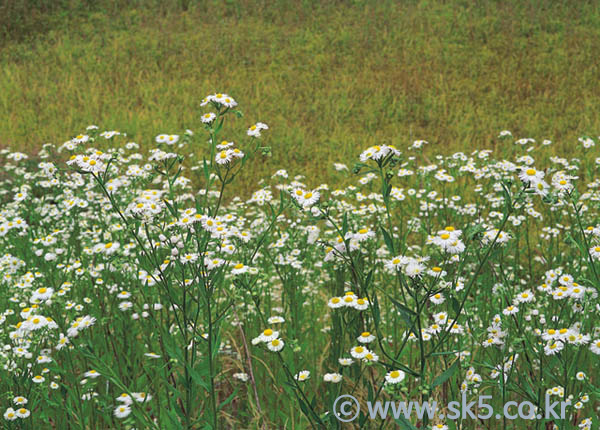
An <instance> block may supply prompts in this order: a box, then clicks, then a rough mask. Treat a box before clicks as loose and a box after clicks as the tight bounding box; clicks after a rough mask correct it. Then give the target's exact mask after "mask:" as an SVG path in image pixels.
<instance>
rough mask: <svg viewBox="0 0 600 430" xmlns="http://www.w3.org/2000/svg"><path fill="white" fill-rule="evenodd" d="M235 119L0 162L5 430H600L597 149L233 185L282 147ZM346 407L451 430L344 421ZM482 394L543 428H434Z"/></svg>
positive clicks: (219, 103) (212, 100)
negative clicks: (340, 407) (554, 409)
mask: <svg viewBox="0 0 600 430" xmlns="http://www.w3.org/2000/svg"><path fill="white" fill-rule="evenodd" d="M234 97H235V95H233V96H230V95H228V94H225V93H215V94H211V95H208V96H207V97H206V98H205V99H204V100H202V101H200V100H198V104H197V113H196V120H195V125H194V128H193V129H190V130H165V133H173V134H160V135H158V136H146V138H145V141H144V142H138V143H136V142H133V141H131V139H130V138H129V136H127V134H126V133H123V132H119V131H114V130H112V131H111V130H105V129H104V128H102V125H101V124H100V125H98V126H96V125H90V126H89V127H87V128H85V129H82V130H74V131H73V132H74V134H72V135H69V130H65V140H66V141H65V142H64V143H63V144H57V145H54V144H46V145H44V146H43V147H42V148H41V149H40V150H39V151H37V152H33V151H32V152H30V153H24V152H19V151H17V150H15V149H11V150H9V149H4V150H1V151H0V201H1V202H2V203H1V206H0V250H1V251H2V252H1V253H0V254H1V255H0V289H1V291H2V293H1V294H0V346H1V348H0V394H1V396H0V409H1V411H0V412H1V413H2V415H3V417H2V428H3V429H60V430H63V429H81V430H87V429H161V430H162V429H185V430H190V429H213V430H216V429H268V430H271V429H273V430H274V429H277V430H279V429H345V428H356V429H359V428H361V429H362V428H364V429H388V428H401V429H412V430H414V429H439V430H446V429H452V430H454V429H536V430H538V429H539V430H545V429H561V430H563V429H585V430H590V429H597V428H598V425H599V422H598V418H597V417H598V408H599V406H600V403H599V401H600V398H599V396H600V378H599V376H600V375H599V373H598V365H599V364H600V360H599V358H600V300H599V298H598V288H599V286H600V261H599V260H600V210H599V209H600V204H599V203H598V202H599V200H600V190H599V188H600V179H599V176H598V169H599V168H600V153H599V152H598V146H597V144H596V141H597V139H598V138H597V137H595V136H582V137H581V138H580V139H579V141H578V142H577V143H576V144H575V143H574V144H572V145H570V148H571V149H570V150H569V151H568V152H565V153H563V154H560V153H558V151H554V150H553V148H554V143H553V142H551V141H550V140H543V139H537V138H536V139H533V138H528V137H523V136H515V135H513V134H512V133H511V132H510V131H508V130H503V131H502V130H497V131H494V133H495V135H496V136H497V137H496V143H495V148H496V150H493V151H492V150H487V149H484V148H479V149H473V150H472V151H468V152H456V153H450V154H432V152H431V151H427V152H424V150H425V149H426V148H427V147H428V145H429V144H428V142H427V141H424V140H417V141H410V140H408V139H407V140H406V141H405V142H404V143H403V144H402V145H401V146H400V145H397V146H394V145H391V144H389V143H386V142H383V141H382V142H381V143H380V144H378V145H376V146H371V147H365V148H363V149H362V150H361V151H356V153H354V154H353V156H352V157H350V158H348V159H340V160H337V162H336V163H335V164H334V165H333V167H334V169H335V171H336V176H335V177H332V179H331V180H330V181H329V182H328V183H321V184H319V183H315V182H314V180H313V179H312V177H311V176H310V175H307V176H303V172H302V170H301V167H298V166H296V167H295V168H294V171H293V172H292V171H289V169H288V167H287V166H278V167H277V169H280V170H275V171H273V172H272V175H271V176H270V178H269V179H268V180H263V181H256V183H251V184H248V183H245V184H240V183H239V180H240V173H241V172H243V171H246V170H248V169H250V170H251V169H252V168H253V166H256V165H261V164H263V163H264V162H265V160H267V159H268V158H269V156H270V155H271V153H273V152H276V151H278V148H277V146H276V145H271V142H270V138H269V133H270V125H272V124H271V123H270V122H269V118H261V117H256V114H255V113H253V112H250V111H243V113H242V110H243V106H238V102H237V101H236V99H235V98H234ZM270 102H271V101H268V100H266V101H263V103H265V104H268V103H270ZM240 104H242V103H240ZM263 121H264V122H263ZM233 134H235V135H236V136H240V138H239V139H236V140H235V141H232V139H231V137H230V136H232V135H233ZM301 150H302V149H298V151H301ZM242 186H243V187H245V188H246V189H251V190H252V192H251V193H248V195H247V196H245V195H243V194H242V193H241V192H239V190H240V187H242ZM341 395H351V396H352V397H353V398H355V399H357V401H358V402H359V403H360V404H361V405H365V404H366V403H367V402H376V401H394V402H400V401H408V400H414V401H420V402H424V401H428V402H437V404H438V407H439V411H438V414H436V415H435V416H432V417H429V416H424V417H416V416H403V415H398V416H388V417H386V418H382V419H373V417H370V416H369V414H368V412H367V411H366V410H365V409H364V408H363V409H361V410H360V411H357V416H356V419H355V420H354V421H351V422H347V421H343V420H340V418H342V417H341V416H340V415H339V414H338V413H337V412H336V411H334V410H333V409H332V406H333V404H334V402H335V400H336V399H337V398H338V397H339V396H341ZM483 395H485V396H489V397H486V399H487V400H486V403H487V405H489V407H490V408H491V409H493V411H494V413H496V411H500V410H501V409H502V407H503V405H505V404H506V403H507V402H509V401H513V402H519V403H521V402H528V403H527V404H528V408H529V409H531V411H530V412H531V415H532V416H531V417H530V419H520V418H519V419H517V420H512V419H510V418H507V417H506V416H503V417H500V418H497V417H495V416H492V417H491V418H489V419H482V418H470V417H465V418H459V419H444V418H443V416H444V414H447V413H448V410H447V405H448V404H449V403H450V402H451V401H455V400H459V401H460V399H461V398H465V399H467V400H468V401H471V400H473V401H476V399H477V398H478V397H479V398H481V397H480V396H483ZM547 399H550V400H551V401H552V402H554V401H561V402H568V403H569V405H568V406H567V407H566V413H565V414H564V415H563V416H561V417H559V418H555V417H548V418H547V415H546V412H547V411H546V410H545V409H546V408H547V402H546V400H547ZM478 405H479V403H477V402H476V406H475V407H474V408H473V409H472V410H473V411H474V413H477V411H479V412H482V409H487V408H480V407H478ZM526 409H527V408H526Z"/></svg>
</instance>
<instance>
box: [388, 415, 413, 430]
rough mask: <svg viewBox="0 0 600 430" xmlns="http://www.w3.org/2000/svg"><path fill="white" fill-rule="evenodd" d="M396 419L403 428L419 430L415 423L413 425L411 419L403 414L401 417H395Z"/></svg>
mask: <svg viewBox="0 0 600 430" xmlns="http://www.w3.org/2000/svg"><path fill="white" fill-rule="evenodd" d="M394 421H396V424H398V425H399V426H400V428H401V429H408V430H418V429H417V428H416V427H415V426H414V425H412V423H411V422H410V421H408V420H407V419H406V418H404V417H403V416H401V417H399V418H394Z"/></svg>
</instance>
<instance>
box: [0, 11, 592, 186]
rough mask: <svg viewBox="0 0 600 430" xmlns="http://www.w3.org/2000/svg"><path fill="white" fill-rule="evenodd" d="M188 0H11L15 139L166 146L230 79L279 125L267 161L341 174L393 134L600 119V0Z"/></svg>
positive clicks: (440, 134) (3, 110)
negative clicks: (117, 133)
mask: <svg viewBox="0 0 600 430" xmlns="http://www.w3.org/2000/svg"><path fill="white" fill-rule="evenodd" d="M28 1H29V2H30V3H31V2H33V3H35V2H34V1H33V0H28ZM25 3H27V2H25ZM172 3H173V4H171V2H167V3H163V4H161V3H160V2H141V1H138V2H133V3H129V4H128V3H127V2H122V1H121V2H119V1H118V0H104V1H100V2H98V3H97V4H96V5H95V6H93V7H92V6H90V5H88V4H87V3H85V2H78V1H72V2H59V4H58V6H55V7H53V8H51V9H44V8H43V7H32V8H30V10H29V11H27V10H20V9H19V10H17V9H14V10H12V12H11V13H12V16H11V17H10V18H11V19H10V20H9V19H8V18H6V16H7V15H6V14H5V18H4V19H3V21H0V29H2V32H1V34H4V36H5V39H4V40H3V41H2V44H1V45H0V46H1V47H2V48H1V51H0V147H6V146H9V147H11V148H20V149H28V150H31V149H35V148H36V147H39V146H40V145H41V144H43V143H45V142H53V143H57V144H60V143H62V142H63V141H65V140H67V139H69V138H70V137H72V136H73V135H74V134H76V132H78V131H80V130H82V129H83V128H84V127H85V126H87V125H89V124H91V123H94V124H97V125H99V126H100V127H101V128H105V129H117V130H121V131H126V132H127V133H128V134H130V135H131V136H132V139H133V140H136V141H137V142H138V143H142V144H144V145H146V147H148V146H149V145H152V138H153V137H154V136H155V135H156V134H158V133H178V132H179V133H181V132H183V130H184V129H185V128H191V129H198V128H199V116H200V113H201V112H202V110H201V109H200V107H199V102H200V100H201V99H202V98H203V97H204V96H205V95H206V94H209V93H212V92H215V91H225V92H227V93H229V94H231V95H232V96H234V97H235V98H236V99H237V100H238V101H239V102H240V104H241V105H242V106H244V111H245V112H246V113H247V115H246V116H245V117H244V118H243V119H241V120H238V121H241V122H242V124H248V125H249V124H251V123H253V122H254V121H257V120H259V121H264V122H267V123H268V124H269V125H270V126H271V127H272V130H271V133H270V136H269V138H268V143H270V144H271V145H272V146H273V158H272V159H270V160H269V162H267V163H264V164H261V165H257V166H255V167H254V168H253V172H252V175H254V176H255V177H261V176H264V175H265V174H268V173H271V172H272V171H274V170H275V169H278V168H281V167H285V168H288V169H289V170H290V171H291V172H292V173H296V174H297V173H304V174H309V175H310V178H311V182H314V183H318V182H320V181H325V180H326V178H327V175H328V174H330V173H331V170H332V168H331V163H332V162H333V161H340V160H349V159H352V158H354V157H355V156H356V154H357V153H358V152H359V151H360V149H361V148H364V147H366V146H367V145H370V144H374V143H376V142H386V143H393V144H396V145H398V146H400V147H404V146H405V145H406V144H407V143H409V142H411V141H412V140H414V139H426V140H428V141H430V142H431V143H432V144H433V145H435V146H436V148H433V151H434V152H439V151H440V149H441V148H442V151H444V152H446V151H451V150H467V151H469V150H472V149H475V148H479V147H486V148H487V147H493V145H494V141H495V139H494V138H495V136H496V134H497V132H498V131H500V130H502V129H510V130H512V131H513V133H514V135H515V136H516V137H534V138H537V139H544V138H549V139H552V140H553V141H556V142H557V143H558V144H559V145H560V146H562V148H563V149H565V148H568V147H569V145H573V144H574V143H575V142H576V139H577V137H579V136H580V135H583V134H590V135H597V134H598V133H600V105H599V104H598V103H597V100H598V97H599V96H600V86H599V85H598V81H597V75H598V73H599V68H598V66H599V64H598V61H599V60H598V59H599V58H600V12H599V11H598V9H597V7H596V6H594V3H584V2H564V3H560V2H550V1H536V2H518V1H507V2H493V1H484V2H481V3H480V5H478V6H473V5H472V3H471V2H466V1H454V2H444V3H442V2H434V1H429V2H402V3H401V4H400V3H397V2H391V1H378V2H360V1H356V2H352V3H346V2H314V3H313V2H309V1H304V2H292V1H283V0H282V1H277V2H260V1H254V0H247V1H242V2H234V1H228V2H225V3H222V2H203V3H200V4H196V3H194V2H192V1H187V2H172ZM183 3H185V5H184V6H187V10H184V9H185V7H183V6H181V5H182V4H183ZM61 5H62V6H61ZM132 5H133V6H132ZM4 7H5V8H6V6H4ZM1 10H2V6H0V11H1ZM0 15H2V14H0ZM7 21H10V22H9V23H7ZM238 137H239V136H232V138H238Z"/></svg>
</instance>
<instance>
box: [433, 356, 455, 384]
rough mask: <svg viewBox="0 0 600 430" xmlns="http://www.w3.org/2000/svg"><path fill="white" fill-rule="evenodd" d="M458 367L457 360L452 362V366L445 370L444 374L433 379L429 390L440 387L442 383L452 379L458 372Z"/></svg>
mask: <svg viewBox="0 0 600 430" xmlns="http://www.w3.org/2000/svg"><path fill="white" fill-rule="evenodd" d="M458 366H459V360H456V361H455V362H454V364H452V366H450V367H449V368H448V369H446V370H445V371H444V373H442V374H441V375H440V376H438V377H437V378H435V379H434V380H433V383H432V384H431V388H435V387H437V386H439V385H442V384H443V383H444V382H446V381H447V380H448V379H450V378H451V377H452V375H454V374H455V373H456V371H457V370H458Z"/></svg>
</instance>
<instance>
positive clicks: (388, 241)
mask: <svg viewBox="0 0 600 430" xmlns="http://www.w3.org/2000/svg"><path fill="white" fill-rule="evenodd" d="M381 233H382V234H383V240H384V241H385V245H386V246H387V248H388V251H390V252H391V253H392V255H394V254H396V252H395V251H394V241H393V239H392V236H390V234H389V233H388V232H387V230H386V229H385V228H383V227H381Z"/></svg>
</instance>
